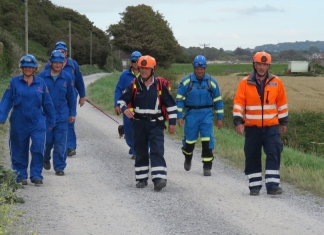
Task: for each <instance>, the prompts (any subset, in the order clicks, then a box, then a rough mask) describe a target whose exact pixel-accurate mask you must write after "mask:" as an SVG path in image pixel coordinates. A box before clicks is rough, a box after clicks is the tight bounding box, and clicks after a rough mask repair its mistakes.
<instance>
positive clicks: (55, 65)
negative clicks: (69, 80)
mask: <svg viewBox="0 0 324 235" xmlns="http://www.w3.org/2000/svg"><path fill="white" fill-rule="evenodd" d="M51 68H52V69H53V70H54V72H56V73H59V72H61V70H62V68H63V63H61V62H52V63H51Z"/></svg>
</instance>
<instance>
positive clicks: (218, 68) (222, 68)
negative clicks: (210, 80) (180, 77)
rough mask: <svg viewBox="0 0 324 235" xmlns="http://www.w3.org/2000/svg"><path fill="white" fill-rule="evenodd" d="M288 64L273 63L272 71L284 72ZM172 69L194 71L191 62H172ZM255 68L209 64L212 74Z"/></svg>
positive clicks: (250, 66) (177, 72)
mask: <svg viewBox="0 0 324 235" xmlns="http://www.w3.org/2000/svg"><path fill="white" fill-rule="evenodd" d="M287 68H288V65H287V64H272V65H271V66H270V72H271V73H273V74H276V75H280V74H283V73H284V72H285V69H287ZM170 70H171V71H172V72H174V73H175V74H189V73H192V65H191V64H172V66H171V68H170ZM252 70H253V67H252V64H251V63H250V64H208V65H207V73H208V74H210V75H228V74H237V73H239V74H248V73H250V72H251V71H252Z"/></svg>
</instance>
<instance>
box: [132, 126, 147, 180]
mask: <svg viewBox="0 0 324 235" xmlns="http://www.w3.org/2000/svg"><path fill="white" fill-rule="evenodd" d="M147 124H149V122H148V121H147V122H145V121H139V120H133V122H132V125H133V128H134V133H135V134H137V133H140V136H141V138H135V139H134V148H135V151H136V153H137V155H136V159H135V179H136V181H138V180H142V179H144V180H147V179H148V173H149V164H150V160H149V153H148V149H147V147H146V146H147V143H148V135H147V130H148V125H147Z"/></svg>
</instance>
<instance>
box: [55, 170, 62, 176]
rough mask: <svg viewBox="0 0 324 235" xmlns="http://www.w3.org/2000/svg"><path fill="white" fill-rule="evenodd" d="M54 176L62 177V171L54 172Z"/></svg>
mask: <svg viewBox="0 0 324 235" xmlns="http://www.w3.org/2000/svg"><path fill="white" fill-rule="evenodd" d="M55 175H58V176H63V175H64V171H63V170H57V171H55Z"/></svg>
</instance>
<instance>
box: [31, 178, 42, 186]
mask: <svg viewBox="0 0 324 235" xmlns="http://www.w3.org/2000/svg"><path fill="white" fill-rule="evenodd" d="M32 183H34V184H35V186H40V185H41V184H43V180H41V179H34V180H32Z"/></svg>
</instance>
